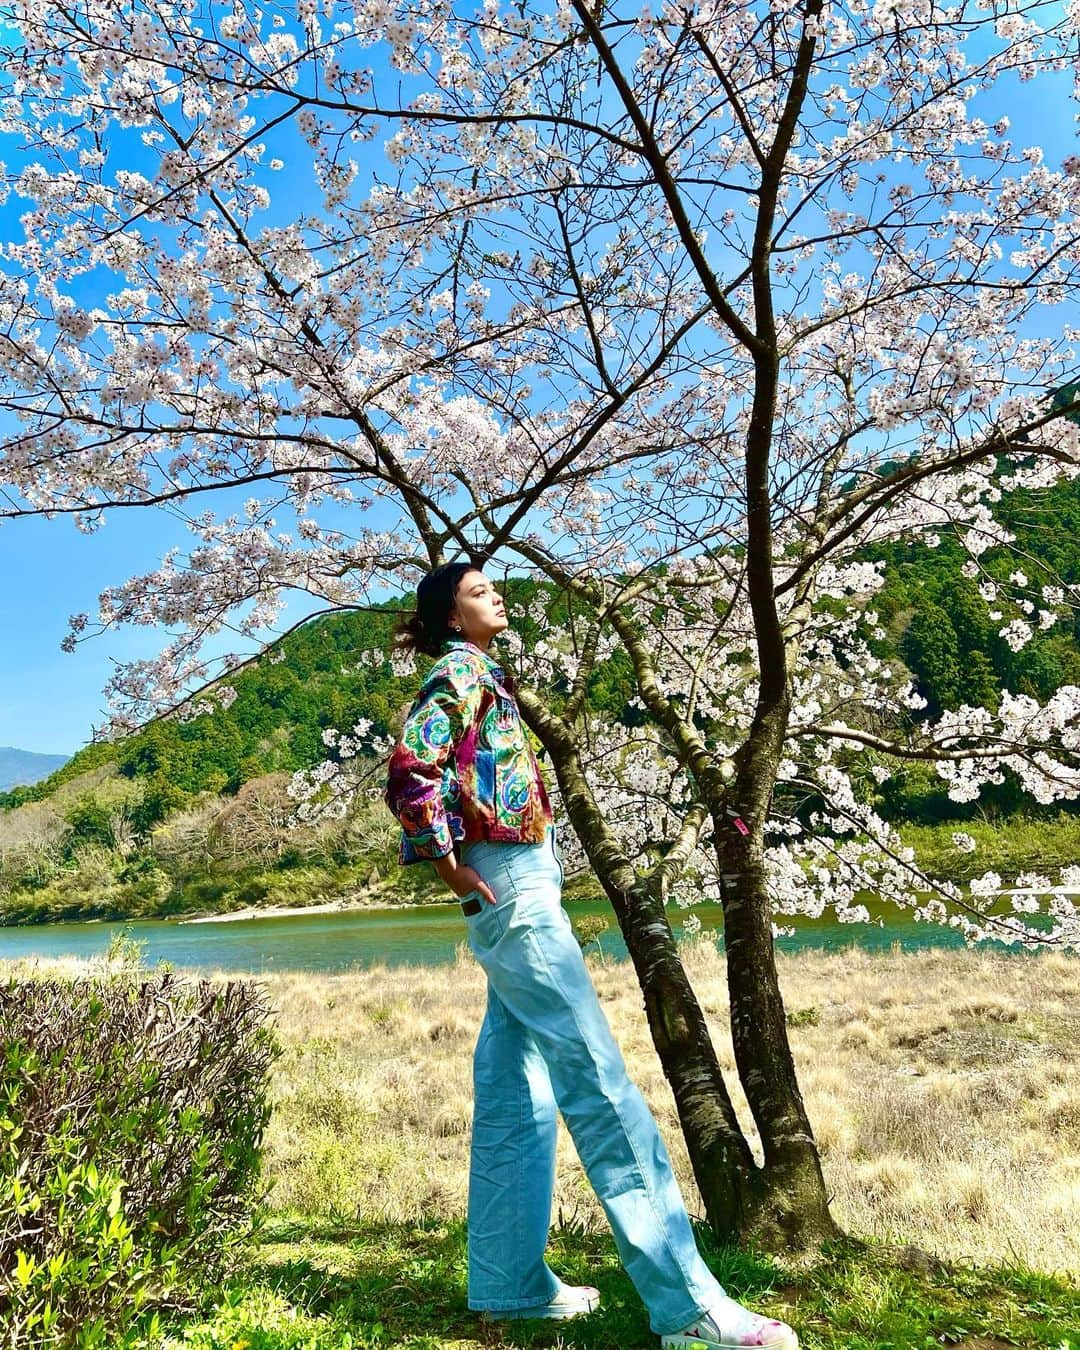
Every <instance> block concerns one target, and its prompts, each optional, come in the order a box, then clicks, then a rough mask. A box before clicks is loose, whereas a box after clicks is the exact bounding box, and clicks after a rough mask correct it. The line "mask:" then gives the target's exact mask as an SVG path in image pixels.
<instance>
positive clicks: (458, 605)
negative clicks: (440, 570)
mask: <svg viewBox="0 0 1080 1350" xmlns="http://www.w3.org/2000/svg"><path fill="white" fill-rule="evenodd" d="M508 622H509V621H508V620H507V617H506V607H505V606H504V605H503V599H502V596H501V595H500V594H499V593H498V591H497V590H496V589H495V587H494V586H493V585H492V583H491V582H490V581H489V580H488V578H487V577H486V576H484V574H483V572H480V571H477V570H476V569H475V568H474V569H472V570H471V571H468V572H466V573H465V575H464V576H463V577H462V578H461V580H460V581H459V582H458V587H457V592H456V594H455V596H454V608H453V609H452V610H451V611H450V627H451V628H453V627H454V626H455V625H457V626H459V627H460V628H461V636H462V637H463V638H467V639H468V640H469V641H470V642H475V643H476V645H477V646H478V647H486V646H487V645H488V643H489V642H490V641H491V639H492V638H493V637H494V636H495V634H496V633H502V632H504V631H505V630H506V627H507V624H508Z"/></svg>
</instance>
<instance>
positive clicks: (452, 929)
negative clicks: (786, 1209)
mask: <svg viewBox="0 0 1080 1350" xmlns="http://www.w3.org/2000/svg"><path fill="white" fill-rule="evenodd" d="M566 908H567V911H568V912H569V914H570V916H571V918H573V919H577V918H578V917H580V916H582V915H586V914H598V915H602V916H604V917H605V918H607V919H608V920H609V923H610V926H609V929H608V931H607V932H606V933H604V934H603V935H602V937H601V939H600V943H601V947H602V949H603V950H604V952H605V953H606V954H607V955H608V956H610V957H612V958H613V959H616V960H624V959H625V958H626V948H625V946H624V945H623V941H622V937H621V935H620V934H619V932H618V929H617V927H616V925H615V921H614V918H613V917H612V914H611V910H610V908H609V907H608V905H607V902H606V900H603V899H599V898H598V899H592V900H570V901H567V903H566ZM870 908H871V914H872V915H874V914H875V907H874V906H873V905H871V906H870ZM876 909H877V910H878V911H880V914H881V915H882V916H884V915H885V913H886V910H885V907H884V906H881V905H878V906H877V907H876ZM692 912H693V913H694V914H696V915H697V916H698V917H699V918H700V920H701V925H702V928H703V929H704V930H706V931H708V932H711V933H714V934H716V936H717V939H718V940H719V941H721V942H722V935H723V920H722V916H721V911H720V907H719V905H699V906H696V907H695V909H694V910H693V911H692ZM686 915H687V912H686V911H680V910H678V909H676V908H674V907H673V908H672V910H671V913H670V918H671V923H672V927H673V928H674V929H675V930H676V934H679V933H681V931H682V927H681V926H682V923H683V922H684V921H685V919H686ZM875 917H877V916H876V915H875ZM784 922H785V923H788V924H791V925H793V926H795V927H796V930H797V931H796V932H795V934H794V935H793V936H790V937H786V936H785V937H780V938H778V939H777V942H776V945H777V948H778V949H779V950H780V951H799V950H801V949H803V948H807V947H813V948H818V949H835V948H837V947H842V946H848V945H850V944H853V943H854V944H856V945H858V946H859V947H863V948H866V949H870V950H874V949H878V950H880V949H887V948H889V947H891V946H892V944H893V943H894V942H895V943H899V944H900V946H901V947H902V948H904V949H907V950H918V949H921V948H925V947H960V946H962V945H963V939H962V937H961V936H960V935H959V934H958V933H957V932H956V931H955V930H953V929H949V928H941V927H938V926H936V925H932V924H925V923H916V922H915V921H914V920H912V919H911V918H910V917H909V916H907V915H903V916H897V915H896V914H895V911H893V912H891V913H890V914H889V918H888V922H886V923H885V924H884V925H883V926H879V924H878V923H876V922H875V923H852V924H839V923H837V922H836V921H835V920H827V919H821V920H811V919H785V920H784ZM123 932H126V933H127V934H128V936H129V937H130V938H131V939H133V940H134V941H135V942H138V943H140V944H142V946H143V954H144V959H145V961H146V962H147V963H148V964H151V965H153V964H156V963H157V962H158V961H168V962H171V963H172V964H173V965H174V966H177V967H184V968H188V969H196V970H201V971H210V970H230V971H246V972H254V973H257V972H259V971H269V970H311V971H335V970H349V969H351V968H353V967H367V966H373V965H386V966H399V965H434V964H437V963H439V962H443V961H449V960H452V959H453V956H454V949H455V947H456V946H457V945H458V943H461V942H464V941H465V921H464V919H463V918H462V916H461V911H460V909H459V907H458V906H457V905H456V904H446V905H420V906H412V907H398V908H384V909H360V910H347V911H344V912H340V911H339V912H337V913H321V914H320V913H316V914H300V915H290V916H287V917H278V918H265V919H243V920H229V921H222V922H216V923H215V922H210V923H194V924H193V923H180V922H177V921H175V920H169V921H162V920H157V921H141V922H133V923H57V924H40V925H32V926H28V927H19V928H2V927H0V959H6V960H13V959H18V958H21V957H63V956H75V957H84V958H85V957H94V956H97V955H100V954H101V953H103V952H104V951H105V950H106V949H107V948H108V946H109V943H110V941H111V940H112V938H113V936H114V934H116V933H123ZM995 945H996V944H995Z"/></svg>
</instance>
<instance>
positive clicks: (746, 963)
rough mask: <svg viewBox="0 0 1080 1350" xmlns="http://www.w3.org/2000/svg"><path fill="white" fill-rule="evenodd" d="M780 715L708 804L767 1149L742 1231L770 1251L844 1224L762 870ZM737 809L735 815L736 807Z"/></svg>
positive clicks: (738, 1052) (740, 1052)
mask: <svg viewBox="0 0 1080 1350" xmlns="http://www.w3.org/2000/svg"><path fill="white" fill-rule="evenodd" d="M786 716H787V709H786V706H785V707H780V708H774V709H772V710H771V712H769V713H765V714H762V715H761V716H760V717H759V718H757V719H755V722H754V725H753V727H752V728H751V732H750V735H749V737H748V739H747V741H746V743H745V745H744V747H743V752H742V755H741V757H740V758H741V765H740V773H739V775H738V778H737V779H736V782H735V783H734V785H733V788H732V791H731V793H730V796H729V799H728V802H727V803H725V804H724V805H725V806H726V808H727V809H726V810H725V809H724V807H721V804H720V803H715V804H713V805H714V806H715V807H716V809H715V810H714V811H713V821H714V823H715V825H716V828H715V833H714V840H715V846H716V856H717V862H718V864H719V871H720V877H721V897H722V903H723V908H724V946H725V949H726V951H727V957H728V962H727V971H728V999H729V1006H730V1010H731V1039H732V1044H733V1047H734V1051H735V1063H736V1065H737V1067H738V1071H739V1081H740V1082H741V1083H742V1085H743V1090H744V1091H745V1093H746V1100H747V1103H748V1104H749V1107H750V1110H751V1112H752V1114H753V1117H754V1121H755V1123H756V1125H757V1127H758V1134H759V1136H760V1138H761V1144H762V1149H763V1152H764V1162H763V1165H762V1167H761V1169H760V1171H759V1174H758V1178H757V1182H758V1185H757V1190H756V1194H755V1197H754V1204H753V1206H752V1209H751V1212H750V1214H749V1215H748V1217H747V1222H746V1223H745V1225H744V1228H743V1232H744V1234H745V1236H747V1237H748V1238H750V1239H751V1240H752V1241H753V1242H754V1243H755V1245H757V1246H761V1247H764V1248H766V1249H767V1250H775V1249H777V1248H778V1247H788V1248H790V1247H795V1248H801V1249H805V1248H809V1247H814V1246H817V1245H818V1244H820V1243H821V1242H822V1241H823V1240H824V1239H825V1238H829V1237H835V1236H837V1235H838V1234H839V1231H840V1230H839V1228H838V1227H837V1225H836V1223H835V1221H834V1220H833V1218H832V1216H831V1215H830V1213H829V1199H828V1194H827V1192H826V1189H825V1179H824V1176H823V1175H822V1171H821V1160H820V1158H819V1156H818V1151H817V1144H816V1143H815V1141H814V1134H813V1130H812V1129H811V1126H810V1120H809V1118H808V1116H807V1114H806V1107H805V1105H804V1104H803V1099H802V1093H801V1092H800V1091H799V1082H798V1078H797V1076H796V1073H795V1063H794V1060H793V1059H792V1056H791V1046H790V1044H789V1042H788V1033H787V1020H786V1017H785V1014H784V1000H783V995H782V994H781V992H780V982H779V980H778V978H777V973H776V953H775V949H774V947H773V936H772V906H771V904H770V901H769V893H768V885H767V878H766V873H765V861H764V845H763V826H764V821H765V820H766V818H767V816H768V811H769V806H770V804H771V799H772V785H773V784H774V783H775V781H776V760H777V759H778V751H777V750H776V749H774V746H775V745H776V744H778V743H780V742H779V741H778V738H777V736H776V728H777V726H779V725H783V724H784V723H785V721H786ZM765 785H767V786H765ZM732 803H734V804H736V805H734V806H733V805H732ZM733 810H738V811H739V813H740V814H739V815H737V816H735V815H732V814H731V812H732V811H733ZM736 820H738V821H739V825H736V823H735V822H736ZM740 826H741V828H740ZM744 830H745V831H747V832H746V833H744V832H743V831H744Z"/></svg>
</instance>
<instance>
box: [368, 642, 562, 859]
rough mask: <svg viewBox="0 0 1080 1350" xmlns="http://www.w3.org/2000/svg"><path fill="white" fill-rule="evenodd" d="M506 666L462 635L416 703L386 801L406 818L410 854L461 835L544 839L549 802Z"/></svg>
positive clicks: (448, 846) (443, 851) (435, 853)
mask: <svg viewBox="0 0 1080 1350" xmlns="http://www.w3.org/2000/svg"><path fill="white" fill-rule="evenodd" d="M507 684H508V681H507V679H506V677H505V676H504V674H503V671H502V668H501V667H500V666H499V665H497V664H496V662H495V661H493V660H492V658H491V657H490V656H488V655H487V653H486V652H484V651H481V649H480V648H479V647H477V646H476V645H475V644H474V643H472V642H466V641H464V640H461V639H455V640H453V641H450V642H448V643H445V644H444V645H443V651H442V654H441V655H440V656H439V658H438V660H437V661H436V662H435V664H434V665H433V666H432V667H431V670H430V671H429V672H428V676H427V679H426V680H425V681H424V684H423V686H422V688H421V690H420V693H419V694H418V695H417V697H416V701H415V702H414V703H413V705H412V707H411V708H410V709H409V715H408V717H407V718H406V719H405V729H404V731H403V732H402V734H401V740H400V741H399V742H398V744H397V746H396V747H395V748H394V753H393V754H392V755H391V757H390V768H389V774H388V780H387V786H386V803H387V805H388V806H389V807H390V810H391V811H393V813H394V815H395V816H397V818H398V820H399V821H400V822H401V828H402V837H401V852H400V858H401V861H402V862H403V863H412V862H420V861H422V860H423V859H429V858H443V857H445V856H446V855H447V854H448V853H450V852H452V851H453V848H454V845H455V844H457V843H472V842H474V841H476V840H480V839H487V840H492V841H496V842H502V843H510V844H524V843H533V844H538V843H540V842H541V841H542V840H543V838H544V834H545V831H546V829H547V827H548V824H549V823H550V821H551V806H550V804H549V802H548V797H547V793H546V792H545V790H544V783H543V779H542V778H541V777H540V768H539V766H538V765H537V762H536V756H535V755H534V754H533V751H532V747H531V746H530V744H529V740H528V737H527V736H526V734H525V728H524V726H523V725H522V721H521V714H520V712H519V711H518V706H517V703H516V702H515V700H514V696H513V694H512V693H511V692H510V690H509V689H508V688H507Z"/></svg>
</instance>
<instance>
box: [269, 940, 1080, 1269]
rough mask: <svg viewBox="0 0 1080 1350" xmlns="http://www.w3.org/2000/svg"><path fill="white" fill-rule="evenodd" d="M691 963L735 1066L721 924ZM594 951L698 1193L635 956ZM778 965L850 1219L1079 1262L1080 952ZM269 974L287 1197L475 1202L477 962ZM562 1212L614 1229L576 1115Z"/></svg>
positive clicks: (828, 1169)
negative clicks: (280, 1050) (579, 1138)
mask: <svg viewBox="0 0 1080 1350" xmlns="http://www.w3.org/2000/svg"><path fill="white" fill-rule="evenodd" d="M685 959H686V964H687V967H688V969H689V971H690V975H691V978H692V980H693V982H694V986H695V988H696V989H697V991H698V995H699V998H700V999H701V1002H702V1004H703V1006H704V1007H705V1009H706V1012H707V1014H708V1016H709V1019H710V1022H711V1026H712V1029H713V1035H714V1041H715V1044H716V1046H717V1049H718V1052H719V1054H720V1057H721V1061H722V1063H723V1065H724V1067H725V1069H726V1070H729V1071H730V1070H732V1068H733V1058H732V1053H731V1046H730V1040H729V1036H728V1019H727V1013H726V991H725V983H724V959H723V957H721V956H720V955H718V953H717V952H716V949H715V947H713V946H712V945H711V943H709V942H707V941H698V942H695V943H693V944H691V945H689V946H687V947H686V948H685ZM590 964H591V969H592V974H593V979H594V981H595V983H596V986H597V989H598V991H599V994H600V998H601V1000H602V1002H603V1004H604V1006H605V1009H606V1011H607V1014H608V1017H609V1019H610V1021H611V1024H612V1027H613V1029H614V1031H615V1034H616V1036H617V1038H618V1040H619V1042H620V1044H621V1045H622V1047H623V1051H624V1054H625V1056H626V1059H627V1062H628V1064H629V1066H630V1070H631V1073H632V1074H633V1076H634V1078H635V1080H636V1081H637V1082H638V1084H639V1085H640V1086H641V1088H642V1090H643V1091H644V1093H645V1095H646V1097H647V1098H648V1100H649V1102H650V1103H651V1105H652V1107H653V1110H654V1112H655V1113H656V1116H657V1118H658V1119H659V1121H660V1124H661V1128H662V1130H663V1132H664V1134H665V1137H666V1139H667V1141H668V1143H669V1145H670V1147H671V1152H672V1155H673V1158H674V1161H675V1165H676V1169H677V1171H678V1173H679V1177H680V1180H681V1182H682V1185H683V1191H684V1194H685V1195H686V1197H687V1200H688V1202H689V1204H690V1208H691V1210H696V1209H698V1208H700V1206H699V1204H698V1200H697V1193H696V1190H695V1188H694V1185H693V1180H692V1177H691V1174H690V1170H689V1166H688V1163H687V1158H686V1152H685V1149H684V1147H683V1145H682V1139H681V1135H680V1133H679V1129H678V1124H677V1121H676V1117H675V1112H674V1108H673V1106H672V1102H671V1094H670V1091H669V1089H668V1087H667V1085H666V1083H665V1081H664V1079H663V1076H662V1074H661V1072H660V1068H659V1064H658V1061H657V1059H656V1056H655V1053H654V1052H653V1049H652V1045H651V1042H650V1040H649V1034H648V1028H647V1026H646V1024H645V1021H644V1015H643V1013H642V1011H641V996H640V992H639V991H638V990H637V987H636V985H635V984H634V981H633V977H632V975H631V973H630V971H629V969H628V967H626V966H625V965H621V964H611V963H609V964H608V965H607V967H606V968H604V967H601V966H600V965H599V964H598V963H596V962H595V960H593V961H591V962H590ZM780 972H781V980H782V983H783V988H784V995H785V1002H786V1006H787V1010H788V1015H789V1019H790V1020H791V1021H792V1028H791V1039H792V1045H793V1050H794V1054H795V1058H796V1061H797V1064H798V1069H799V1075H800V1082H801V1084H802V1088H803V1094H804V1097H805V1100H806V1103H807V1108H808V1110H809V1112H810V1117H811V1120H812V1122H813V1125H814V1129H815V1133H816V1135H817V1139H818V1142H819V1145H820V1147H821V1152H822V1158H823V1164H824V1168H825V1174H826V1179H827V1182H828V1185H829V1188H830V1192H831V1193H832V1196H833V1205H834V1211H835V1213H836V1216H837V1218H838V1219H839V1221H840V1222H841V1224H842V1225H844V1227H846V1228H847V1229H849V1230H851V1231H853V1232H858V1233H863V1234H867V1235H872V1236H875V1237H880V1238H885V1239H889V1240H895V1241H899V1242H908V1243H916V1244H918V1245H920V1246H922V1247H925V1248H927V1249H929V1250H932V1251H934V1252H936V1253H938V1254H939V1255H942V1256H945V1257H949V1258H953V1259H963V1260H970V1261H975V1262H988V1263H996V1262H1001V1261H1008V1260H1010V1259H1015V1260H1017V1261H1020V1262H1023V1263H1025V1264H1027V1265H1029V1266H1032V1267H1034V1268H1038V1269H1044V1270H1049V1271H1060V1270H1070V1269H1072V1270H1075V1269H1076V1268H1077V1267H1078V1266H1080V1080H1078V1077H1077V1073H1076V1069H1077V1064H1078V1062H1080V1034H1078V1033H1080V978H1078V977H1080V960H1078V959H1077V958H1075V957H1069V956H1065V955H1061V954H1045V955H1040V956H1038V957H1027V956H1009V955H999V954H994V953H989V952H978V951H972V952H967V951H961V952H945V951H924V952H920V953H901V952H899V951H896V952H893V953H890V954H884V955H882V954H870V953H867V952H864V951H860V950H857V949H849V950H847V951H844V952H840V953H818V952H807V953H800V954H799V955H797V956H785V957H781V958H780ZM268 983H269V985H270V988H271V991H272V996H273V999H274V1001H275V1004H276V1006H277V1007H278V1008H279V1010H280V1031H281V1036H282V1039H283V1041H284V1043H285V1046H286V1051H285V1055H284V1057H283V1059H282V1061H281V1063H280V1066H279V1070H278V1079H277V1088H276V1092H277V1111H276V1113H275V1116H274V1119H273V1122H272V1126H271V1132H270V1139H269V1166H270V1176H271V1178H272V1180H273V1185H274V1199H275V1201H276V1203H278V1204H280V1205H282V1206H285V1207H293V1208H296V1209H299V1210H302V1211H307V1212H317V1213H327V1212H329V1213H333V1214H336V1215H340V1216H342V1217H348V1218H349V1219H352V1220H355V1219H357V1218H360V1219H379V1218H389V1219H412V1218H417V1217H419V1216H422V1215H431V1214H447V1215H461V1214H462V1213H463V1212H464V1208H465V1190H466V1169H467V1156H468V1137H469V1119H470V1111H471V1082H470V1072H471V1056H472V1048H473V1043H474V1041H475V1036H476V1031H477V1029H478V1027H479V1023H480V1018H481V1015H482V1010H483V996H484V977H483V974H482V972H481V971H480V969H479V968H478V967H477V966H476V965H475V964H474V962H473V961H472V959H471V958H470V957H469V956H468V955H467V953H465V952H464V950H461V951H459V955H458V959H457V961H456V963H455V964H453V965H449V966H441V967H434V968H416V969H400V968H396V969H391V970H387V969H379V968H377V969H374V970H363V971H357V972H355V973H353V974H346V975H334V976H313V975H308V974H294V975H286V974H281V975H275V976H272V977H270V978H269V980H268ZM729 1080H730V1081H731V1082H732V1084H733V1089H732V1090H733V1095H734V1099H735V1103H736V1108H737V1110H738V1113H739V1117H740V1119H741V1120H742V1121H743V1122H744V1125H745V1126H746V1128H747V1129H748V1131H749V1132H750V1135H751V1138H756V1137H755V1136H754V1134H753V1124H752V1120H751V1118H750V1115H749V1112H748V1110H747V1107H746V1102H745V1099H744V1097H743V1095H742V1093H741V1090H740V1089H739V1087H738V1083H737V1080H736V1079H735V1077H734V1074H733V1073H730V1074H729ZM560 1211H561V1212H562V1215H563V1216H564V1217H567V1218H569V1217H571V1216H575V1215H576V1216H577V1218H578V1219H580V1220H584V1221H585V1222H586V1223H588V1224H590V1225H592V1224H596V1225H602V1224H603V1216H602V1213H601V1211H600V1208H599V1205H598V1204H597V1202H596V1199H595V1197H594V1196H593V1194H592V1191H591V1189H590V1187H589V1185H588V1182H587V1181H586V1179H585V1176H584V1174H583V1172H582V1171H581V1168H580V1165H579V1164H578V1162H577V1159H576V1156H575V1154H574V1151H573V1146H572V1145H571V1143H570V1141H569V1139H568V1137H567V1136H566V1134H565V1132H562V1133H561V1135H560V1144H559V1168H558V1180H557V1189H556V1215H558V1213H559V1212H560Z"/></svg>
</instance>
